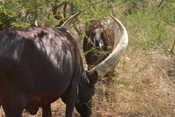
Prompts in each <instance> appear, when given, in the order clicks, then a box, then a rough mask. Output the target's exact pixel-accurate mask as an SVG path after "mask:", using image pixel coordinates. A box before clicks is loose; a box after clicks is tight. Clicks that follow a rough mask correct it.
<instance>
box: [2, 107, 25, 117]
mask: <svg viewBox="0 0 175 117" xmlns="http://www.w3.org/2000/svg"><path fill="white" fill-rule="evenodd" d="M2 107H3V110H4V112H5V117H21V116H22V111H23V108H18V107H13V106H11V105H6V104H3V105H2Z"/></svg>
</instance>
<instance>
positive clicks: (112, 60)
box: [90, 16, 128, 76]
mask: <svg viewBox="0 0 175 117" xmlns="http://www.w3.org/2000/svg"><path fill="white" fill-rule="evenodd" d="M111 17H112V19H113V20H114V22H115V23H116V24H117V26H118V28H119V31H120V33H121V37H120V38H119V39H120V40H119V43H118V45H116V44H114V49H113V51H112V53H111V54H109V56H108V57H107V58H106V59H105V60H103V61H102V62H101V63H99V64H98V65H96V66H95V67H94V68H92V69H91V70H90V71H94V70H95V71H96V72H97V74H98V76H104V75H106V73H108V72H109V71H110V70H111V69H112V68H113V67H114V66H115V65H116V64H117V63H118V61H119V58H120V56H121V55H122V54H123V52H124V50H125V49H126V48H127V46H128V33H127V30H126V28H125V27H124V25H123V24H122V23H121V22H120V20H118V19H117V18H115V17H114V16H111ZM117 26H116V28H115V31H114V32H115V40H116V39H117V34H116V33H117Z"/></svg>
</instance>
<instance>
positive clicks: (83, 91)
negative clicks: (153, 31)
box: [76, 16, 128, 117]
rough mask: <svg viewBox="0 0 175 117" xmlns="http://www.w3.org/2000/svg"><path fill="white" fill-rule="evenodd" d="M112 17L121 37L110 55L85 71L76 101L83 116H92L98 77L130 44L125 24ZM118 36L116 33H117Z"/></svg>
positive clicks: (116, 60) (105, 71) (111, 66)
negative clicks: (92, 104) (93, 98)
mask: <svg viewBox="0 0 175 117" xmlns="http://www.w3.org/2000/svg"><path fill="white" fill-rule="evenodd" d="M112 19H113V20H114V21H115V23H116V29H115V32H116V31H118V30H117V29H119V31H120V33H121V34H120V38H119V42H118V44H115V43H114V49H113V51H112V53H111V54H109V56H108V57H107V58H106V59H105V60H103V61H102V62H100V63H99V64H98V65H96V66H95V67H93V68H92V69H90V70H87V71H84V72H83V74H82V78H81V81H80V84H79V90H78V91H79V93H78V100H77V103H76V109H77V110H78V112H79V113H80V115H81V117H90V115H91V102H92V101H91V100H92V96H93V95H94V89H95V84H96V82H97V81H98V78H100V77H103V76H104V75H106V73H108V72H109V71H110V69H111V68H113V66H114V65H115V64H117V63H118V60H119V58H120V56H121V54H122V53H123V52H124V50H125V49H126V48H127V45H128V33H127V30H126V29H125V27H124V26H123V24H122V23H121V22H120V21H119V20H118V19H116V18H114V17H113V16H112ZM115 38H116V34H115Z"/></svg>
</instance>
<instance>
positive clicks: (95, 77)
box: [86, 70, 98, 84]
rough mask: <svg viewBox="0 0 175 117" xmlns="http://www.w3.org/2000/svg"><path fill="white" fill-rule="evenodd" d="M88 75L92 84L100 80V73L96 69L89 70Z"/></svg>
mask: <svg viewBox="0 0 175 117" xmlns="http://www.w3.org/2000/svg"><path fill="white" fill-rule="evenodd" d="M86 73H87V76H88V79H89V81H90V84H96V83H97V81H98V74H97V72H96V71H95V70H93V71H87V72H86Z"/></svg>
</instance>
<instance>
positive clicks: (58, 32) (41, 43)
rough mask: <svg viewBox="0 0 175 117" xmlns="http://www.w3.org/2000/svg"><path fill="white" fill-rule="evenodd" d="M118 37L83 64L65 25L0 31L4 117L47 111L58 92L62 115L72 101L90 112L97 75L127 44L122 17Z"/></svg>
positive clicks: (46, 114) (85, 115) (84, 114)
mask: <svg viewBox="0 0 175 117" xmlns="http://www.w3.org/2000/svg"><path fill="white" fill-rule="evenodd" d="M113 19H114V21H115V22H116V24H117V25H118V26H119V27H120V30H121V33H122V35H121V38H120V42H119V44H118V45H117V47H116V48H115V49H114V51H113V52H112V53H111V54H110V55H109V57H107V58H106V59H105V60H104V61H103V62H101V63H100V64H98V65H97V66H95V67H94V68H92V69H91V70H88V71H86V70H84V68H83V64H82V59H81V56H80V51H79V48H78V45H77V43H76V41H75V39H73V37H72V36H71V34H70V33H69V32H68V31H67V30H66V29H65V28H61V27H59V28H43V27H31V28H27V29H16V30H4V31H0V104H1V105H2V107H3V110H4V112H5V115H6V117H21V115H22V112H23V110H24V109H26V110H27V111H28V112H29V113H30V114H36V112H37V111H38V109H39V107H41V108H42V111H43V112H42V117H51V116H52V114H51V107H50V104H51V103H52V102H54V101H55V100H57V99H58V98H62V100H63V101H64V103H65V104H66V115H65V116H66V117H73V109H74V107H76V109H77V110H78V112H79V113H80V115H81V117H90V115H91V100H92V96H93V94H94V88H95V83H96V82H97V78H98V77H100V76H103V75H104V74H106V73H107V72H108V71H109V68H110V66H112V65H113V64H114V63H116V62H117V61H118V59H119V56H120V55H121V54H122V53H123V51H124V50H125V49H126V47H127V43H128V35H127V31H126V29H125V27H124V26H123V25H122V23H121V22H120V21H119V20H118V19H115V18H114V17H113Z"/></svg>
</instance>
